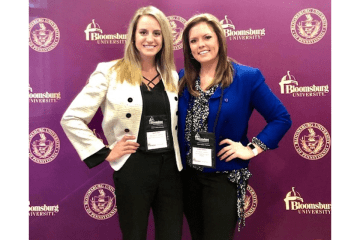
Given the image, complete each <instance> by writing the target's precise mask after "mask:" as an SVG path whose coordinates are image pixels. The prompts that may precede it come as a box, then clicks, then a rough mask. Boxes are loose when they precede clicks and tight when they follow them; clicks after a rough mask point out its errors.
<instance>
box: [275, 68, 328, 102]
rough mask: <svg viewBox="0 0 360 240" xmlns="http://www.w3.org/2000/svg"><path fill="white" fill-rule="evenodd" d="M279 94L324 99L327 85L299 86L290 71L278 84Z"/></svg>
mask: <svg viewBox="0 0 360 240" xmlns="http://www.w3.org/2000/svg"><path fill="white" fill-rule="evenodd" d="M279 85H280V91H281V94H289V95H292V96H293V97H324V96H326V93H329V91H330V90H329V85H328V84H326V85H321V86H318V85H315V84H313V85H312V86H299V82H298V81H297V80H296V79H295V77H294V76H293V75H290V71H287V74H286V75H285V76H283V77H282V78H281V81H280V82H279Z"/></svg>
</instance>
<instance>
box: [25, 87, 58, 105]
mask: <svg viewBox="0 0 360 240" xmlns="http://www.w3.org/2000/svg"><path fill="white" fill-rule="evenodd" d="M60 99H61V93H60V92H57V93H49V92H42V93H37V92H33V89H32V87H30V84H29V102H31V103H56V102H57V101H59V100H60Z"/></svg>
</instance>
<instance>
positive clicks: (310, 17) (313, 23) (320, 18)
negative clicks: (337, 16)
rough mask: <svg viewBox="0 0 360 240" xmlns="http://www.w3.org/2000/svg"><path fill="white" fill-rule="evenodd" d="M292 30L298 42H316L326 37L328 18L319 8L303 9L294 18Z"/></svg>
mask: <svg viewBox="0 0 360 240" xmlns="http://www.w3.org/2000/svg"><path fill="white" fill-rule="evenodd" d="M290 30H291V34H292V36H293V37H294V38H295V39H296V40H297V41H298V42H300V43H303V44H314V43H317V42H318V41H320V40H321V39H322V38H323V37H324V35H325V33H326V30H327V20H326V17H325V15H324V14H323V13H322V12H320V11H319V10H317V9H314V8H307V9H303V10H301V11H300V12H298V13H297V14H296V15H295V16H294V18H293V19H292V21H291V25H290Z"/></svg>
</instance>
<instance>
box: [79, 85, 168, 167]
mask: <svg viewBox="0 0 360 240" xmlns="http://www.w3.org/2000/svg"><path fill="white" fill-rule="evenodd" d="M140 90H141V95H142V100H143V109H142V115H141V121H140V128H139V134H138V140H137V142H138V143H139V144H140V147H139V148H138V151H144V152H145V151H146V147H145V146H146V145H145V144H146V141H145V137H146V132H145V124H144V119H145V115H166V116H167V119H168V126H167V130H168V131H167V132H168V136H167V137H168V140H169V148H167V149H159V150H153V151H152V152H153V153H164V152H169V151H172V150H174V146H173V138H172V132H171V114H170V102H169V98H168V96H167V94H166V91H165V87H164V83H163V81H159V83H158V84H156V85H155V87H154V88H152V89H151V90H150V91H149V90H148V89H147V87H146V85H145V84H142V85H141V86H140ZM110 152H111V149H109V148H107V147H104V148H102V149H100V150H99V151H98V152H96V153H94V154H93V155H91V156H90V157H88V158H86V159H84V162H85V164H86V165H87V166H88V167H89V168H93V167H95V166H97V165H99V164H100V163H102V162H104V161H105V158H107V156H108V155H109V154H110Z"/></svg>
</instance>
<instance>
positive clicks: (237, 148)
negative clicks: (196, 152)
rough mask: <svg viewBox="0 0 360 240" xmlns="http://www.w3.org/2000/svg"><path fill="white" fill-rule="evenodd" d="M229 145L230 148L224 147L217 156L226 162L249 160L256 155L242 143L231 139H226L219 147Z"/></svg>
mask: <svg viewBox="0 0 360 240" xmlns="http://www.w3.org/2000/svg"><path fill="white" fill-rule="evenodd" d="M225 143H227V144H229V146H226V147H224V148H223V149H221V150H220V151H219V153H218V154H217V156H218V157H219V156H221V155H222V156H221V157H220V160H224V159H226V160H225V162H229V161H231V160H233V159H234V158H240V159H241V160H249V159H250V158H252V157H254V153H253V152H252V151H251V149H250V148H248V147H246V146H244V145H242V144H241V143H240V142H234V141H232V140H230V139H224V140H222V141H221V142H220V144H219V145H223V144H225Z"/></svg>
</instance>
